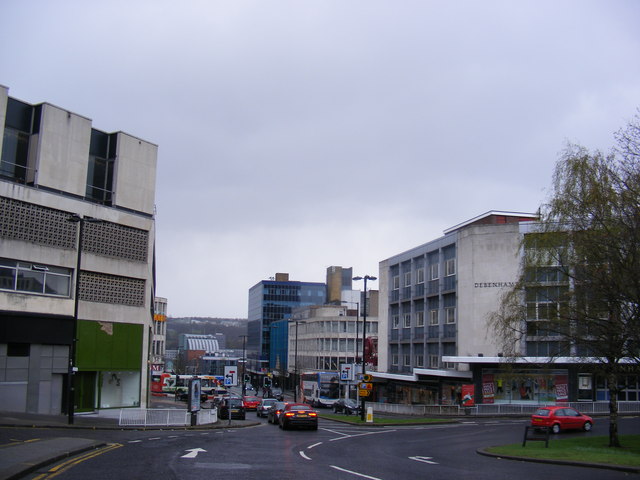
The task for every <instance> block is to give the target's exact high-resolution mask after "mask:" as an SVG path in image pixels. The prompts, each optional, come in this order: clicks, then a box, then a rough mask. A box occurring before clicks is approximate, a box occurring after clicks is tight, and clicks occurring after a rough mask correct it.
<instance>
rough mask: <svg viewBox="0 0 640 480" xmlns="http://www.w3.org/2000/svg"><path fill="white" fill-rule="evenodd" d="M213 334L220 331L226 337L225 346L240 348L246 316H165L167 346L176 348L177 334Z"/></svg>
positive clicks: (245, 327) (244, 333) (244, 330)
mask: <svg viewBox="0 0 640 480" xmlns="http://www.w3.org/2000/svg"><path fill="white" fill-rule="evenodd" d="M181 333H191V334H195V335H213V334H214V333H222V334H224V335H225V337H226V339H227V345H226V347H227V348H242V338H240V335H246V334H247V319H246V318H210V317H167V348H168V349H169V350H172V349H177V348H178V335H180V334H181Z"/></svg>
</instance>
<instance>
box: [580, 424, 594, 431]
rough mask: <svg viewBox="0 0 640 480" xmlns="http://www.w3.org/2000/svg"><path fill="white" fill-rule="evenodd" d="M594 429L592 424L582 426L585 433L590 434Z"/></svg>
mask: <svg viewBox="0 0 640 480" xmlns="http://www.w3.org/2000/svg"><path fill="white" fill-rule="evenodd" d="M592 427H593V425H591V422H584V425H583V426H582V429H583V430H584V431H585V432H590V431H591V428H592Z"/></svg>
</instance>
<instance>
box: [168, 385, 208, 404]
mask: <svg viewBox="0 0 640 480" xmlns="http://www.w3.org/2000/svg"><path fill="white" fill-rule="evenodd" d="M175 396H176V400H180V401H182V402H187V401H188V400H189V388H188V387H178V388H176V392H175ZM208 399H209V397H208V396H207V394H206V393H205V392H202V391H201V392H200V402H201V403H203V402H206V401H207V400H208Z"/></svg>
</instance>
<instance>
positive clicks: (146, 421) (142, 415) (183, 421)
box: [118, 408, 218, 427]
mask: <svg viewBox="0 0 640 480" xmlns="http://www.w3.org/2000/svg"><path fill="white" fill-rule="evenodd" d="M217 421H218V410H217V409H216V408H211V409H206V410H200V411H199V412H198V418H197V425H208V424H210V423H216V422H217ZM118 424H119V425H120V426H121V427H151V426H154V427H169V426H187V425H191V412H189V411H188V410H183V409H177V408H123V409H121V410H120V419H119V423H118Z"/></svg>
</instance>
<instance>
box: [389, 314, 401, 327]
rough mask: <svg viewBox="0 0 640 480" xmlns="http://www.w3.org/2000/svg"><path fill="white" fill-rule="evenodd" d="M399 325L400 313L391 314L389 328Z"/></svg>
mask: <svg viewBox="0 0 640 480" xmlns="http://www.w3.org/2000/svg"><path fill="white" fill-rule="evenodd" d="M399 327H400V315H392V316H391V328H396V329H397V328H399Z"/></svg>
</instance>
